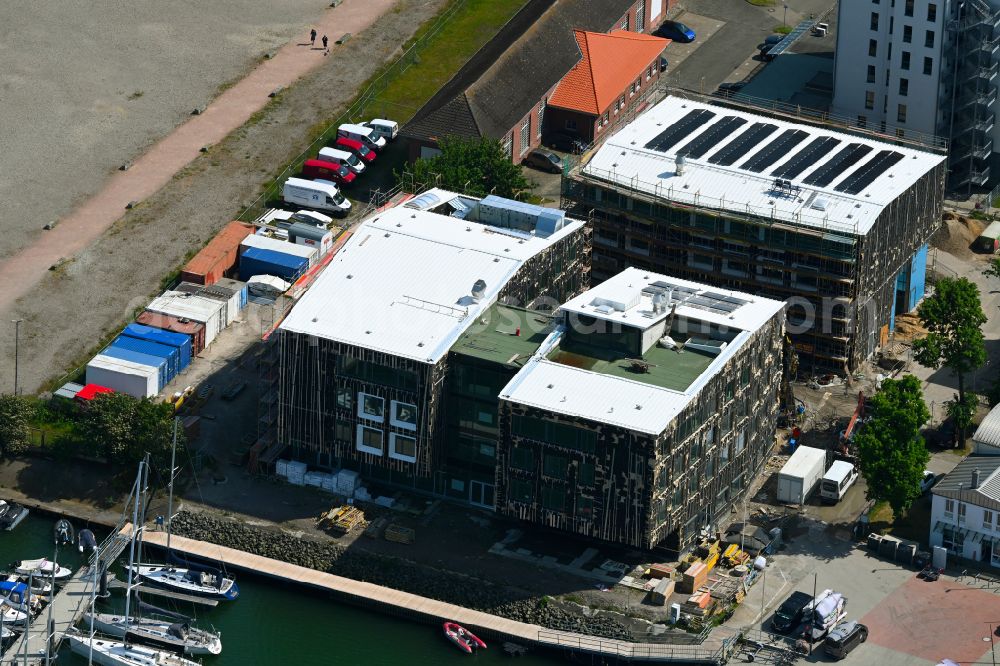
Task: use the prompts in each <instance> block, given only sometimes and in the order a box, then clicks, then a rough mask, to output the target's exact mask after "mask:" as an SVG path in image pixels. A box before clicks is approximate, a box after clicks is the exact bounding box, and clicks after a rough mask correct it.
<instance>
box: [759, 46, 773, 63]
mask: <svg viewBox="0 0 1000 666" xmlns="http://www.w3.org/2000/svg"><path fill="white" fill-rule="evenodd" d="M775 46H776V44H762V45H761V47H760V53H759V54H758V55H759V56H760V59H761V60H763V61H764V62H771V61H772V60H774V59H775V58H776V57H777V56H774V55H771V49H773V48H774V47H775Z"/></svg>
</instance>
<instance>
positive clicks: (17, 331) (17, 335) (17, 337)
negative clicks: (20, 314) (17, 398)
mask: <svg viewBox="0 0 1000 666" xmlns="http://www.w3.org/2000/svg"><path fill="white" fill-rule="evenodd" d="M22 321H24V320H23V319H11V322H12V323H13V324H14V395H17V394H18V391H19V386H18V361H19V360H20V358H19V351H20V350H19V349H18V347H19V345H20V342H21V322H22Z"/></svg>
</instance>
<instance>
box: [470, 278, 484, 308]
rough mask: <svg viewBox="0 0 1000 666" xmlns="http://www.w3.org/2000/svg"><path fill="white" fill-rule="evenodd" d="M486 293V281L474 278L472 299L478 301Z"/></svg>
mask: <svg viewBox="0 0 1000 666" xmlns="http://www.w3.org/2000/svg"><path fill="white" fill-rule="evenodd" d="M485 294H486V282H485V281H484V280H476V281H475V283H474V284H473V285H472V300H474V301H475V302H476V303H478V302H479V301H480V300H482V298H483V296H484V295H485Z"/></svg>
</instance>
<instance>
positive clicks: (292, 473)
mask: <svg viewBox="0 0 1000 666" xmlns="http://www.w3.org/2000/svg"><path fill="white" fill-rule="evenodd" d="M286 471H287V474H286V475H285V478H286V479H288V483H290V484H292V485H293V486H304V485H305V484H306V464H305V463H304V462H298V461H295V460H289V461H288V466H287V467H286Z"/></svg>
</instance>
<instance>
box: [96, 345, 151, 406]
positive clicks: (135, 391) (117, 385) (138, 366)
mask: <svg viewBox="0 0 1000 666" xmlns="http://www.w3.org/2000/svg"><path fill="white" fill-rule="evenodd" d="M87 383H88V384H97V385H99V386H104V387H107V388H109V389H111V390H113V391H118V392H119V393H125V394H127V395H130V396H132V397H135V398H152V397H153V396H155V395H156V394H157V393H159V391H160V388H159V386H160V370H159V368H155V367H151V366H149V365H145V364H142V363H134V362H131V361H126V360H123V359H120V358H113V357H110V356H105V355H103V354H98V355H97V356H95V357H94V358H93V359H91V361H90V363H88V364H87Z"/></svg>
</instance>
